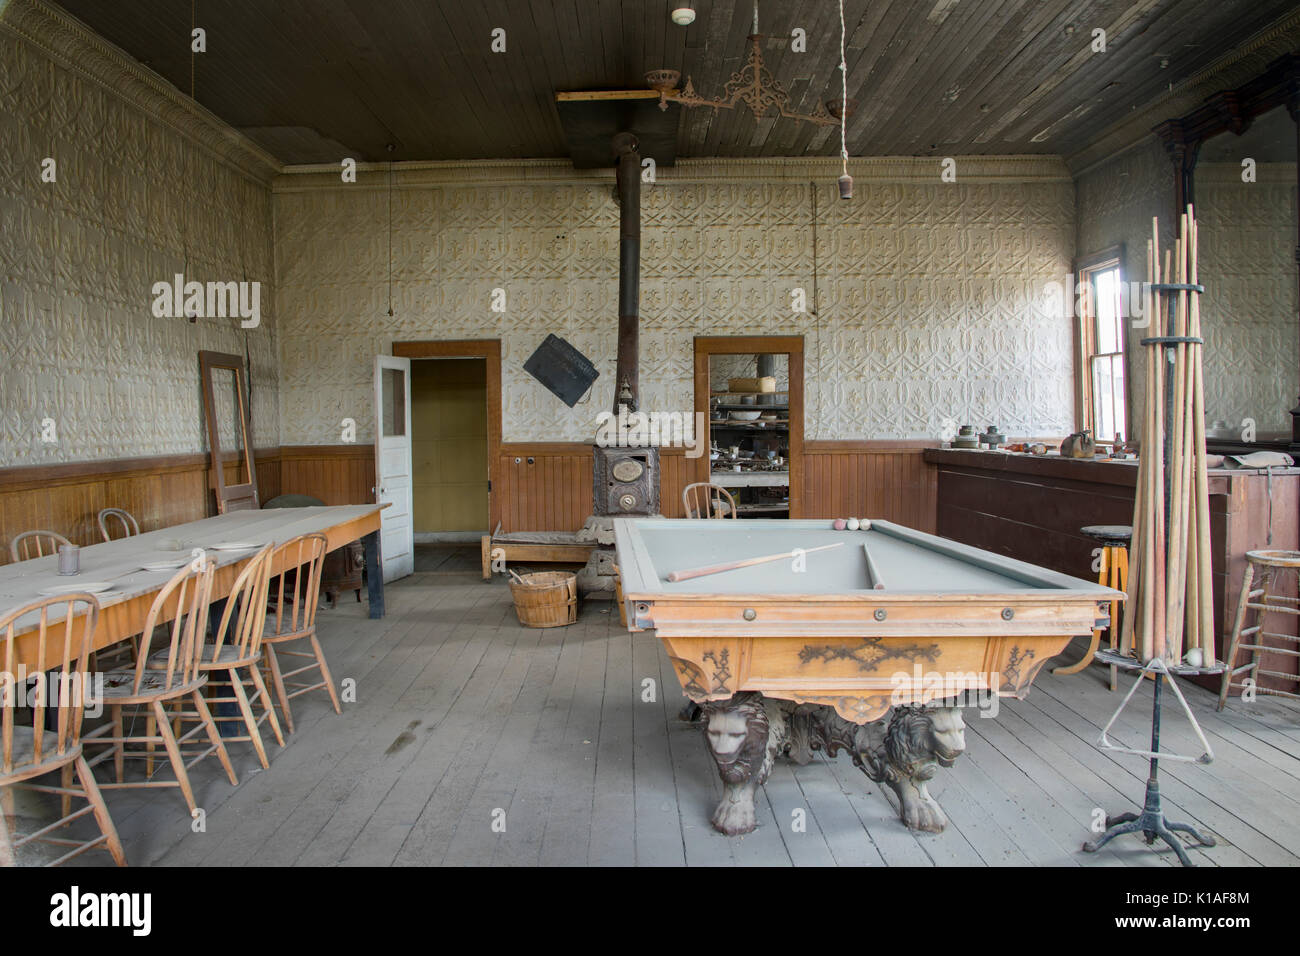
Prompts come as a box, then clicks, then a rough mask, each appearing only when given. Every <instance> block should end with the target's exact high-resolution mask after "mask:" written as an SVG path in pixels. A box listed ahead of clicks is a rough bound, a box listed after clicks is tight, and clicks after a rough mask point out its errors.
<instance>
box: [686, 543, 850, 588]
mask: <svg viewBox="0 0 1300 956" xmlns="http://www.w3.org/2000/svg"><path fill="white" fill-rule="evenodd" d="M843 546H844V542H843V541H837V542H835V543H834V544H823V545H819V546H818V547H816V548H795V549H793V550H791V551H782V552H781V553H780V554H765V555H763V556H762V557H760V558H742V559H741V560H739V561H728V562H726V563H724V564H711V565H708V566H707V567H702V568H686V569H685V570H682V571H670V572H668V574H667V576H666V577H667V580H669V581H672V582H673V583H676V582H678V581H689V580H691V579H692V578H702V577H704V576H705V575H708V574H721V573H722V572H723V571H735V570H736V569H738V568H749V567H753V566H754V565H756V564H767V563H768V562H770V561H781V560H783V559H785V558H793V557H794V556H795V555H796V554H797V553H803V554H812V553H813V552H814V551H826V550H829V549H830V548H841V547H843Z"/></svg>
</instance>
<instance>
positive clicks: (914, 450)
mask: <svg viewBox="0 0 1300 956" xmlns="http://www.w3.org/2000/svg"><path fill="white" fill-rule="evenodd" d="M932 444H933V443H927V442H902V441H814V442H806V443H805V444H804V469H803V475H804V484H803V489H804V494H803V502H804V505H803V516H804V517H809V518H834V517H860V518H865V517H871V518H885V519H887V520H889V521H896V522H898V523H899V524H905V525H907V526H909V527H912V528H917V529H919V530H921V531H931V532H932V531H934V530H935V489H936V480H937V479H936V474H937V469H936V468H935V467H934V466H932V465H928V464H927V463H926V462H925V461H924V460H923V459H922V453H923V451H924V449H925V448H926V447H928V446H929V445H932ZM705 460H706V461H707V459H705ZM256 462H257V481H258V497H259V498H260V499H261V500H262V501H269V500H270V499H272V498H274V497H275V496H276V495H280V494H304V495H312V496H314V497H317V498H320V499H321V500H322V501H324V502H325V503H326V504H328V505H348V504H366V503H368V502H371V501H373V500H374V492H373V490H372V489H373V487H374V484H375V453H374V446H373V445H369V444H356V445H286V446H284V447H281V448H272V449H263V450H261V451H258V452H257V455H256ZM207 464H208V459H207V455H205V454H194V455H173V456H166V457H155V458H132V459H122V460H118V461H104V462H84V463H78V464H71V465H46V466H32V467H23V468H7V469H0V563H4V562H6V561H7V560H8V550H7V545H8V541H9V539H10V538H11V537H13V536H14V535H16V534H18V533H20V532H23V531H29V530H31V529H33V528H46V529H49V530H51V531H58V532H59V533H60V534H64V535H67V536H68V537H69V538H71V539H72V540H73V541H75V542H77V543H78V544H94V543H96V542H97V541H98V540H99V530H98V528H97V527H96V524H95V516H96V515H97V514H98V513H99V511H100V509H101V508H108V507H117V508H125V509H126V510H127V511H130V512H131V513H132V514H133V515H135V516H136V518H137V519H138V520H139V522H140V527H141V529H142V530H145V531H150V530H153V529H155V528H161V527H166V526H167V525H172V524H179V523H181V522H185V521H194V520H196V519H198V518H202V517H205V516H206V515H208V514H210V513H213V511H212V509H213V507H214V506H213V503H212V492H211V490H210V489H209V487H208V482H207ZM495 465H496V467H495V469H494V473H495V476H496V477H495V479H494V481H493V485H492V508H491V519H490V520H491V522H492V526H493V527H496V524H497V522H500V523H501V527H502V528H503V529H504V530H506V531H576V530H578V528H580V527H582V522H583V521H584V520H585V519H586V517H587V515H589V514H591V446H590V445H588V444H586V443H583V442H511V443H502V444H501V445H499V446H498V454H497V457H496V462H495ZM699 467H700V465H699V459H691V458H688V457H687V455H686V452H685V449H682V448H665V449H662V453H661V455H660V492H659V501H660V510H661V511H662V512H663V514H664V515H666V516H667V517H670V518H680V517H681V516H682V489H683V488H684V487H685V486H686V485H687V484H689V483H690V482H691V481H693V480H695V478H694V476H695V474H696V471H697V470H698V468H699ZM706 467H707V466H706Z"/></svg>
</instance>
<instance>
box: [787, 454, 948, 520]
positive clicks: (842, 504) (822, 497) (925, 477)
mask: <svg viewBox="0 0 1300 956" xmlns="http://www.w3.org/2000/svg"><path fill="white" fill-rule="evenodd" d="M937 445H938V442H937V441H861V440H859V441H806V442H804V446H803V450H804V466H803V475H804V492H803V517H805V518H883V519H885V520H886V521H893V522H895V523H897V524H901V525H906V526H907V527H909V528H915V529H917V530H918V531H925V532H928V533H930V534H933V533H934V530H935V524H936V503H937V501H938V469H937V468H936V467H935V466H934V465H931V464H929V463H928V462H926V461H925V458H924V454H925V450H926V449H927V448H934V447H937Z"/></svg>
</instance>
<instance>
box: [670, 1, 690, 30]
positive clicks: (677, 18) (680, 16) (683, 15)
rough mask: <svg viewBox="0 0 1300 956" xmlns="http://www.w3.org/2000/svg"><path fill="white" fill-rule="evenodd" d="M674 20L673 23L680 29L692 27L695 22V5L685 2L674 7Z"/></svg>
mask: <svg viewBox="0 0 1300 956" xmlns="http://www.w3.org/2000/svg"><path fill="white" fill-rule="evenodd" d="M672 18H673V23H675V24H677V25H678V26H679V27H688V26H690V25H691V24H692V23H694V22H695V6H694V4H690V3H685V2H680V3H678V4H677V5H676V6H675V7H673V12H672Z"/></svg>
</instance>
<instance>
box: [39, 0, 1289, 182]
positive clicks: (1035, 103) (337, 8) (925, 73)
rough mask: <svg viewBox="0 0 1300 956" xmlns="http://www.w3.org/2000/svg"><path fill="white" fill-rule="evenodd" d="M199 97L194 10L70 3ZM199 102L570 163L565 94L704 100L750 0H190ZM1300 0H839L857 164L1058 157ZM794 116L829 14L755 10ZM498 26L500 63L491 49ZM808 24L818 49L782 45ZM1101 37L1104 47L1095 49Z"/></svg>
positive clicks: (318, 138)
mask: <svg viewBox="0 0 1300 956" xmlns="http://www.w3.org/2000/svg"><path fill="white" fill-rule="evenodd" d="M59 2H60V5H61V6H62V7H64V8H65V9H66V10H67V11H68V12H70V13H72V14H73V15H74V16H76V17H78V18H80V19H81V20H83V21H84V22H86V23H87V24H88V25H89V26H90V27H91V28H92V29H94V30H95V31H96V32H98V33H100V34H101V35H102V36H104V37H106V38H107V39H109V40H110V41H112V42H113V43H115V44H117V45H118V46H120V47H122V48H123V49H124V50H126V51H127V52H128V53H129V54H131V55H132V56H134V57H136V58H137V59H139V60H140V61H142V62H143V63H145V64H146V65H148V66H149V67H150V68H152V69H153V70H155V71H156V72H158V73H159V74H161V75H162V76H163V77H165V78H166V79H167V80H169V81H170V82H172V83H173V84H175V85H176V86H177V87H178V88H179V89H181V90H184V91H189V89H190V69H191V56H190V40H189V37H190V24H191V20H190V18H191V3H190V2H189V0H131V2H129V3H104V2H103V0H59ZM195 3H196V6H197V22H198V24H199V25H200V26H202V27H203V28H204V29H205V30H206V31H207V43H208V52H206V53H204V54H200V55H198V56H197V57H195V63H194V70H195V94H196V98H197V99H198V101H199V102H200V103H201V104H203V105H204V106H205V107H207V108H208V109H210V110H212V112H214V113H215V114H217V115H218V116H220V117H221V118H222V119H224V120H225V121H226V122H228V123H230V124H231V125H232V126H234V127H236V128H238V129H240V130H243V131H244V132H245V133H247V135H249V136H250V137H251V138H252V139H253V140H255V141H257V142H258V143H260V144H261V145H262V146H263V147H264V148H266V149H267V150H268V151H269V152H271V153H272V154H273V155H275V156H276V157H277V158H279V159H280V160H282V161H283V162H286V163H311V162H337V161H338V159H339V158H340V157H342V156H354V157H357V158H361V159H366V160H383V159H387V158H388V156H389V154H388V152H387V150H386V146H387V144H389V143H392V144H394V145H395V150H394V152H393V154H392V155H393V158H395V159H399V160H409V159H477V158H510V157H562V156H567V155H568V148H567V146H566V143H565V139H564V135H563V132H562V130H561V126H560V122H559V118H558V114H557V112H556V106H555V103H554V93H555V91H557V90H587V89H631V88H643V87H644V86H645V82H644V75H645V73H646V71H648V70H651V69H658V68H672V69H680V70H681V71H682V74H683V77H685V76H687V75H689V76H691V77H693V79H694V83H695V88H696V90H697V91H698V92H700V93H701V94H702V95H705V96H717V95H720V94H721V93H722V88H723V84H724V83H725V82H726V81H727V79H728V77H729V76H730V75H731V73H733V72H734V71H736V70H738V69H740V67H741V66H742V65H743V63H744V56H745V52H746V48H747V42H746V36H747V35H748V34H749V33H750V32H751V19H752V16H753V6H752V2H751V0H697V2H696V3H695V8H696V10H697V14H698V16H697V19H696V21H695V23H694V24H693V25H692V26H690V27H686V28H683V27H678V26H675V25H674V24H673V23H671V22H670V20H669V17H668V13H669V10H670V8H671V7H672V6H673V5H674V4H672V3H671V2H670V0H384V2H383V3H376V2H374V0H273V2H268V0H195ZM1294 9H1295V0H846V2H845V18H846V23H847V27H848V36H849V39H848V49H847V61H848V66H849V70H848V75H849V96H850V97H853V98H856V99H857V100H858V102H859V104H860V105H859V107H858V110H857V112H856V113H855V114H854V115H853V117H852V118H851V119H850V121H849V151H850V153H851V154H853V155H930V154H935V153H938V154H942V155H948V154H962V153H1059V154H1062V155H1069V154H1071V153H1073V152H1075V151H1077V150H1079V149H1081V148H1083V147H1084V146H1086V145H1088V144H1089V143H1090V142H1092V141H1093V140H1094V139H1095V138H1096V137H1097V136H1098V135H1099V134H1100V133H1101V132H1102V131H1104V130H1105V129H1106V128H1107V127H1109V126H1110V125H1112V124H1113V123H1114V122H1115V121H1116V120H1117V119H1118V118H1119V117H1121V116H1123V115H1124V114H1125V113H1126V112H1128V111H1129V110H1132V109H1134V108H1136V107H1138V106H1141V105H1143V104H1145V103H1147V102H1149V101H1150V100H1152V99H1153V98H1154V97H1155V96H1157V95H1158V94H1160V93H1161V92H1163V91H1164V90H1166V89H1167V88H1168V87H1169V85H1170V84H1171V83H1177V82H1178V81H1180V80H1182V79H1184V78H1186V77H1188V76H1190V75H1192V74H1195V73H1196V72H1198V71H1199V70H1201V69H1203V68H1204V67H1206V66H1207V65H1208V64H1210V63H1211V62H1213V61H1214V60H1215V59H1216V58H1218V57H1219V56H1222V55H1223V54H1224V53H1226V52H1228V51H1229V50H1231V49H1232V48H1233V47H1234V46H1236V45H1237V44H1240V43H1242V42H1243V41H1245V40H1246V39H1247V38H1249V37H1250V36H1252V35H1253V34H1254V33H1256V32H1257V31H1259V30H1261V29H1263V28H1264V27H1266V26H1268V25H1269V24H1271V23H1273V22H1275V21H1276V20H1278V19H1279V18H1280V17H1282V16H1284V15H1286V14H1290V13H1292V12H1293V11H1294ZM759 17H760V21H759V29H760V32H761V33H763V34H765V35H766V36H767V39H766V40H765V41H764V47H763V53H764V59H765V62H766V63H767V66H768V67H769V69H771V71H772V72H773V73H774V74H775V76H776V77H777V78H778V79H779V80H780V82H781V83H782V84H783V85H784V86H785V87H786V88H787V89H788V90H789V91H790V93H791V94H792V99H793V101H794V103H795V105H796V107H797V108H799V109H801V110H804V111H807V110H811V109H812V108H813V106H814V105H815V104H816V102H817V101H818V100H825V99H827V98H831V97H836V96H838V95H839V80H838V75H837V64H838V62H839V8H838V5H837V3H836V0H788V2H780V3H778V2H775V0H763V2H762V3H761V5H760V10H759ZM496 27H502V28H504V29H505V30H506V40H507V43H506V52H505V53H503V54H498V53H493V52H491V51H490V44H491V40H492V31H493V29H494V28H496ZM796 27H799V28H802V29H804V30H805V31H806V32H807V52H805V53H797V52H792V51H791V49H790V36H791V31H792V30H793V29H794V28H796ZM1095 28H1103V29H1105V30H1106V34H1107V36H1106V41H1107V51H1106V52H1105V53H1093V52H1092V51H1091V49H1090V43H1091V41H1092V31H1093V30H1094V29H1095ZM682 114H683V119H682V121H681V124H680V126H679V131H678V143H677V155H678V156H804V155H835V154H837V153H838V151H839V142H838V140H839V137H838V135H836V130H834V129H828V128H823V127H816V126H812V125H810V124H805V123H799V122H796V121H793V120H757V119H755V117H754V116H753V115H752V114H751V113H749V111H748V110H747V109H743V108H742V109H739V110H736V111H719V112H717V113H714V112H713V111H712V110H706V109H692V110H683V111H682Z"/></svg>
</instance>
